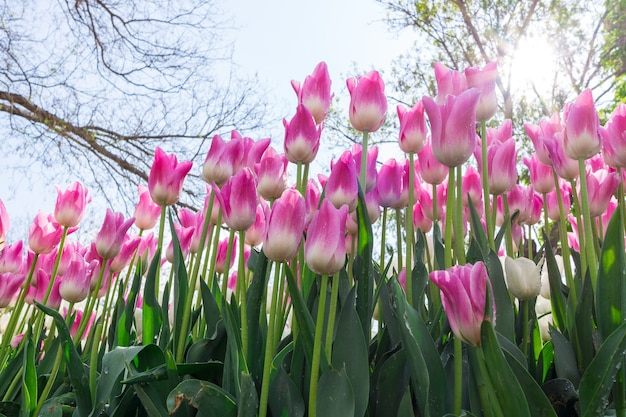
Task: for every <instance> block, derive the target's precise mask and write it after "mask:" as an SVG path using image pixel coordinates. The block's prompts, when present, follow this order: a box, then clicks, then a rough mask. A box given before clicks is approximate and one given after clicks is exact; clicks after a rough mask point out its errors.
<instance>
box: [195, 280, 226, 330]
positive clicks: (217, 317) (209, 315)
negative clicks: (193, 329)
mask: <svg viewBox="0 0 626 417" xmlns="http://www.w3.org/2000/svg"><path fill="white" fill-rule="evenodd" d="M200 294H201V296H202V308H203V310H204V320H205V322H206V332H205V336H206V337H209V338H212V337H213V336H214V335H215V333H216V332H217V330H218V329H217V323H218V322H220V321H221V320H222V315H221V314H220V308H219V307H218V304H217V301H215V297H214V296H213V293H212V292H211V289H210V288H209V286H208V285H207V283H206V282H204V280H202V279H201V280H200Z"/></svg>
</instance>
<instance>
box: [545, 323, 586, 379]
mask: <svg viewBox="0 0 626 417" xmlns="http://www.w3.org/2000/svg"><path fill="white" fill-rule="evenodd" d="M550 336H551V339H552V345H553V346H554V368H555V369H556V375H557V376H558V377H559V378H565V379H569V380H570V381H572V383H573V384H574V386H576V387H578V383H579V382H580V373H579V372H578V364H577V362H576V354H575V353H574V348H573V347H572V345H571V343H570V342H569V340H567V338H566V337H565V336H563V335H562V334H561V333H560V332H559V331H558V330H557V329H556V328H554V327H552V326H550Z"/></svg>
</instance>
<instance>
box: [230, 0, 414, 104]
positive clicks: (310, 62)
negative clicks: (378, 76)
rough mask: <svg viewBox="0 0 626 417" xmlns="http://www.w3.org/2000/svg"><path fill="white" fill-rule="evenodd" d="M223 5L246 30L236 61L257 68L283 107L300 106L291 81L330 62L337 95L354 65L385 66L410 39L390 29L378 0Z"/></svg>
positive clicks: (242, 0) (237, 0) (243, 0)
mask: <svg viewBox="0 0 626 417" xmlns="http://www.w3.org/2000/svg"><path fill="white" fill-rule="evenodd" d="M223 7H224V10H225V11H226V13H227V14H232V16H233V17H234V24H235V26H237V27H240V28H241V30H240V31H239V32H237V34H236V36H235V39H234V41H235V57H234V58H235V61H236V62H238V63H239V64H240V65H241V66H242V67H243V68H242V69H243V70H244V71H247V72H249V73H250V74H254V73H257V74H258V75H259V78H260V79H261V80H262V81H265V82H266V84H267V86H268V87H270V88H271V89H272V90H273V91H275V93H276V96H275V97H272V98H271V101H274V99H275V100H276V105H277V106H278V108H283V105H284V104H285V103H282V101H287V103H286V104H288V106H287V107H286V109H287V111H288V112H289V113H293V112H294V111H295V106H296V99H295V93H294V92H293V89H292V88H291V84H290V82H291V80H292V79H296V80H299V81H303V80H304V77H305V76H307V75H309V74H310V73H311V72H312V71H313V69H314V68H315V66H316V65H317V64H318V63H319V62H320V61H326V63H327V65H328V69H329V72H330V77H331V80H332V82H333V84H332V90H333V92H334V93H335V96H337V97H342V96H345V97H347V96H348V92H347V88H346V83H345V80H346V78H348V77H350V76H356V75H360V74H354V68H355V65H356V67H357V68H359V69H360V70H363V71H369V70H372V69H376V70H379V71H385V70H388V69H389V68H390V63H391V61H392V60H393V59H394V58H396V57H397V56H398V55H399V54H401V53H402V52H405V51H406V50H407V48H408V47H409V45H410V44H411V41H410V40H409V36H408V35H409V34H408V33H403V34H402V35H403V36H401V37H398V36H396V34H394V33H390V32H389V31H388V30H387V27H386V25H385V23H384V22H383V18H384V17H385V15H386V11H385V9H384V7H383V6H382V5H380V4H378V3H376V2H375V1H374V0H341V1H337V0H318V1H316V2H311V1H302V0H295V1H293V0H292V1H289V0H266V1H259V2H254V1H249V0H231V1H224V5H223Z"/></svg>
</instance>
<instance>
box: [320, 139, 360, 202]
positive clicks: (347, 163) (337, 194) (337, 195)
mask: <svg viewBox="0 0 626 417" xmlns="http://www.w3.org/2000/svg"><path fill="white" fill-rule="evenodd" d="M324 189H325V191H324V192H325V194H326V198H328V199H329V200H330V201H331V202H332V203H333V205H334V206H335V208H340V207H341V206H343V205H344V204H345V205H347V206H348V211H350V212H351V211H353V210H354V209H356V206H357V203H358V193H359V185H358V180H357V175H356V164H355V162H354V159H353V158H352V154H351V153H350V151H344V153H342V154H341V156H340V157H339V160H337V162H335V163H334V165H333V167H332V168H331V171H330V176H329V177H328V182H327V183H326V186H325V188H324Z"/></svg>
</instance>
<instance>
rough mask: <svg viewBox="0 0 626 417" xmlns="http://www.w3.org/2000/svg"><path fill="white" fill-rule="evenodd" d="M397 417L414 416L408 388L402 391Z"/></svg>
mask: <svg viewBox="0 0 626 417" xmlns="http://www.w3.org/2000/svg"><path fill="white" fill-rule="evenodd" d="M398 417H415V413H414V412H413V401H412V400H411V390H410V389H408V388H407V389H406V391H404V395H403V396H402V400H401V401H400V407H399V408H398Z"/></svg>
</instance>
